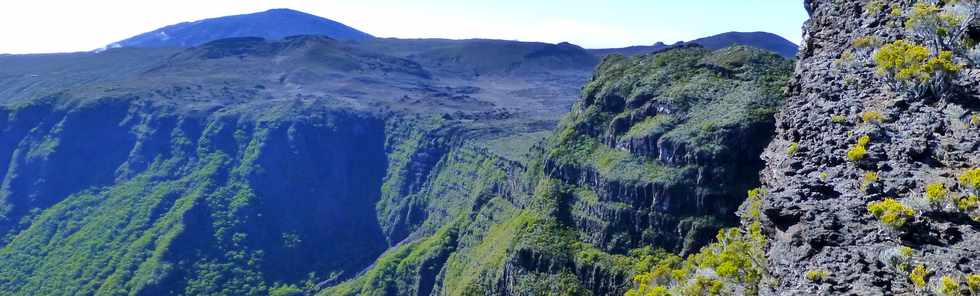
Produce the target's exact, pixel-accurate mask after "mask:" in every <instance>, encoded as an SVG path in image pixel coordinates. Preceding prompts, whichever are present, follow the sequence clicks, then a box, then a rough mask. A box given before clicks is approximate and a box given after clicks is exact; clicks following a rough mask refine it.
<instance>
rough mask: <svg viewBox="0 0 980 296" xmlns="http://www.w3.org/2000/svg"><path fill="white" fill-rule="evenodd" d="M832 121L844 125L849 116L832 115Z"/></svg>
mask: <svg viewBox="0 0 980 296" xmlns="http://www.w3.org/2000/svg"><path fill="white" fill-rule="evenodd" d="M830 121H831V122H833V123H844V122H847V116H844V115H831V116H830Z"/></svg>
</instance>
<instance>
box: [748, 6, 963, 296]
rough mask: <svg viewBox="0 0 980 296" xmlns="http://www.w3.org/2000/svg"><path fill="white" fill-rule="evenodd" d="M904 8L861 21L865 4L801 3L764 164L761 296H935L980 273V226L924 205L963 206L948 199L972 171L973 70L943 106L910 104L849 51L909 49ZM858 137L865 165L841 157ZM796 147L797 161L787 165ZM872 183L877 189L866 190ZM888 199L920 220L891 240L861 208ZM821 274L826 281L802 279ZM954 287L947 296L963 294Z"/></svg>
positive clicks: (926, 101) (862, 56)
mask: <svg viewBox="0 0 980 296" xmlns="http://www.w3.org/2000/svg"><path fill="white" fill-rule="evenodd" d="M911 2H912V1H886V3H887V4H888V5H890V6H884V7H885V9H884V11H882V12H869V10H868V9H867V5H869V3H868V1H830V0H807V1H805V4H806V8H807V10H808V11H809V12H810V15H811V20H810V21H809V22H808V23H807V25H806V27H805V41H804V44H803V46H802V48H801V50H800V55H799V63H798V65H797V68H796V75H795V77H794V79H793V81H792V83H791V84H790V88H789V98H788V100H787V103H786V106H785V108H783V110H782V111H781V112H780V113H779V114H778V116H777V124H776V127H777V134H776V139H775V140H774V141H773V142H772V144H771V145H770V146H769V148H767V149H766V152H765V153H764V155H763V157H764V159H765V161H766V167H765V170H764V172H763V179H762V180H763V184H764V186H765V187H766V188H768V189H769V190H770V191H771V194H770V195H768V196H766V197H765V198H764V203H763V204H764V206H763V207H764V210H763V214H764V216H765V217H766V218H767V219H768V231H769V232H770V237H771V246H770V249H769V250H768V253H767V254H768V257H769V259H770V260H769V264H770V269H771V274H772V275H773V276H774V279H773V285H772V286H769V287H767V289H768V290H766V291H763V292H764V293H766V294H772V295H831V294H833V295H905V294H915V293H920V292H921V293H932V292H928V291H939V290H938V289H937V286H938V285H939V282H940V278H941V277H942V276H950V277H951V278H952V279H955V280H956V281H962V280H961V279H962V278H963V276H964V275H967V274H975V273H977V272H980V261H977V254H980V249H978V246H980V228H978V224H977V222H976V221H975V220H972V219H971V218H970V217H969V215H967V214H964V213H962V212H959V211H958V210H955V209H952V208H955V206H952V207H948V208H945V209H936V208H930V207H928V206H925V203H924V201H922V200H923V196H925V192H926V187H927V184H934V183H941V184H944V185H945V187H946V188H949V189H951V191H952V193H950V195H951V196H955V198H959V197H960V193H955V192H964V191H965V188H964V185H962V184H959V185H958V184H957V183H959V182H958V181H957V177H958V176H960V175H962V174H963V173H964V172H965V171H966V170H968V169H971V168H975V167H977V166H978V165H980V131H978V129H977V126H976V125H971V123H970V118H971V116H975V114H977V112H980V99H978V98H980V96H978V94H980V93H978V92H977V88H976V85H977V84H976V81H977V79H978V74H977V73H978V72H977V70H976V69H973V68H971V67H966V68H964V69H963V70H962V71H961V72H960V74H959V75H958V78H956V80H955V81H954V82H953V84H954V85H956V86H955V87H954V88H953V89H954V90H953V93H954V94H953V95H951V96H949V97H948V98H945V99H942V98H939V97H937V96H932V95H926V96H924V97H921V98H917V97H911V96H907V95H905V94H902V93H900V92H895V91H893V90H891V89H889V88H888V87H886V85H885V84H884V83H883V80H882V79H881V78H879V77H877V76H876V75H875V72H874V71H875V69H874V68H873V64H872V62H871V59H870V58H869V55H870V51H861V50H860V49H856V48H855V47H854V45H853V44H856V43H854V40H855V39H858V38H860V37H866V36H872V37H874V38H876V39H878V40H881V41H882V42H890V41H893V40H896V39H901V38H910V36H908V35H907V33H906V31H905V29H904V28H903V26H902V25H901V24H902V23H903V22H904V21H905V17H904V16H903V13H902V11H908V10H909V9H910V7H911V4H912V3H911ZM894 10H897V11H898V13H892V12H891V11H894ZM864 112H879V113H880V114H882V117H883V120H881V122H880V123H878V122H877V120H875V119H871V120H870V122H862V121H864V120H862V119H861V118H860V117H861V114H862V113H864ZM865 114H867V113H865ZM865 135H867V136H869V138H870V139H871V141H870V145H868V147H867V150H868V152H867V156H866V158H864V159H862V160H860V161H852V160H849V159H848V157H847V151H848V149H849V148H850V147H853V146H854V144H855V143H856V142H857V141H858V139H859V137H862V136H865ZM794 143H797V144H795V145H796V146H797V147H798V151H797V152H796V153H787V148H788V147H790V146H791V145H794ZM869 172H875V173H877V177H876V178H865V177H864V176H865V175H866V174H868V173H869ZM889 197H890V198H897V199H900V200H902V201H903V203H906V204H909V205H910V206H911V207H912V208H914V209H915V211H916V212H918V214H916V216H917V218H915V219H914V222H911V221H910V224H909V225H908V227H906V228H904V229H901V230H895V229H891V228H889V227H888V226H885V225H883V223H881V222H880V221H878V220H877V219H875V218H874V217H873V216H872V215H871V214H869V212H868V208H867V205H868V204H869V203H871V202H875V201H880V200H883V199H885V198H889ZM904 247H910V248H911V249H906V248H904ZM903 264H904V266H903ZM918 265H922V266H923V267H924V270H925V271H926V273H925V277H924V280H925V285H924V286H923V287H916V285H914V284H913V281H911V277H910V272H911V269H912V267H913V266H918ZM820 270H822V271H826V272H827V275H828V276H827V277H826V279H824V280H808V279H807V278H806V276H805V274H806V273H807V272H808V271H820ZM953 286H954V288H952V289H951V290H950V291H956V292H957V293H958V292H959V291H960V290H963V291H965V290H966V289H965V287H966V285H963V286H962V287H960V286H958V285H953ZM947 295H949V294H947ZM956 295H958V294H956Z"/></svg>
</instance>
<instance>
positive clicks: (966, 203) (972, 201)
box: [956, 194, 980, 212]
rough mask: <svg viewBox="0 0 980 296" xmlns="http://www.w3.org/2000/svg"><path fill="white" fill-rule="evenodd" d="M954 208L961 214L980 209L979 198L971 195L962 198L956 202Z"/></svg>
mask: <svg viewBox="0 0 980 296" xmlns="http://www.w3.org/2000/svg"><path fill="white" fill-rule="evenodd" d="M956 207H957V208H958V209H960V211H963V212H970V211H974V210H976V209H977V208H980V198H977V196H976V195H972V194H971V195H968V196H964V197H962V198H960V199H959V200H958V201H957V202H956Z"/></svg>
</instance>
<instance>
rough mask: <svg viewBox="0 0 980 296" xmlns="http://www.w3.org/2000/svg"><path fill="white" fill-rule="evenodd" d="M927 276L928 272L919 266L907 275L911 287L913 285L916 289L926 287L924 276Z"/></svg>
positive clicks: (924, 267)
mask: <svg viewBox="0 0 980 296" xmlns="http://www.w3.org/2000/svg"><path fill="white" fill-rule="evenodd" d="M928 275H929V272H928V271H927V270H926V266H925V265H922V264H919V265H917V266H915V268H913V269H912V272H911V273H909V281H911V282H912V285H914V286H915V287H916V288H919V289H922V288H925V287H926V276H928Z"/></svg>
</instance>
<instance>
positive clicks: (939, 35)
mask: <svg viewBox="0 0 980 296" xmlns="http://www.w3.org/2000/svg"><path fill="white" fill-rule="evenodd" d="M868 7H872V8H878V7H880V6H879V5H877V4H873V5H872V4H870V3H869V4H868V6H866V9H867V8H868ZM891 14H892V16H893V17H901V16H903V15H904V16H905V17H906V22H905V29H906V30H907V31H908V32H909V33H911V35H912V37H913V38H911V39H909V40H897V41H895V42H892V43H887V44H885V45H883V46H882V47H881V48H880V49H879V50H878V51H877V52H876V53H875V55H874V61H875V63H876V64H877V69H878V73H879V74H880V75H881V76H883V77H886V78H887V79H889V80H890V82H891V87H892V88H893V89H894V90H898V91H905V92H907V93H908V94H909V95H911V96H914V97H919V96H922V95H924V94H926V93H927V92H929V91H931V92H932V93H933V94H934V95H936V96H938V97H945V96H946V94H947V84H948V82H949V78H950V77H951V76H953V75H955V74H957V73H959V71H960V70H961V69H962V67H963V65H961V64H958V63H957V62H956V61H957V60H958V59H966V60H973V59H972V54H971V53H972V52H974V51H975V49H973V48H971V47H972V46H975V45H974V44H973V42H972V41H971V40H969V38H967V37H966V33H967V32H968V31H969V28H970V26H971V24H972V23H974V21H975V20H977V18H978V17H980V2H978V1H941V2H940V1H926V0H919V1H917V2H916V3H915V4H914V5H913V6H912V8H911V10H910V11H908V12H907V13H906V12H905V11H903V10H902V8H901V6H899V5H897V4H895V5H893V6H892V12H891ZM912 39H914V40H912ZM974 61H975V60H974Z"/></svg>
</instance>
